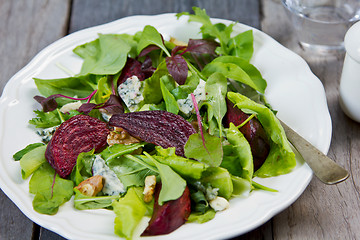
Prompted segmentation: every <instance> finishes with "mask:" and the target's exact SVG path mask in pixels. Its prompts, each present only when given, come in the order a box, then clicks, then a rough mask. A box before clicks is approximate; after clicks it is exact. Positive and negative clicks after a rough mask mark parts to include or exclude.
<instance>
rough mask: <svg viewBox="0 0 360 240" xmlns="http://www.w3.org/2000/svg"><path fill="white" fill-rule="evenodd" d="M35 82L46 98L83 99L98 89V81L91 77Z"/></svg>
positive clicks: (35, 79)
mask: <svg viewBox="0 0 360 240" xmlns="http://www.w3.org/2000/svg"><path fill="white" fill-rule="evenodd" d="M34 81H35V84H36V87H37V89H38V90H39V92H40V93H41V95H43V96H45V97H48V96H51V95H55V94H62V95H65V96H71V97H73V96H77V97H79V98H83V97H87V96H89V95H90V94H91V93H92V92H93V91H94V90H95V89H96V87H97V79H96V78H95V77H93V76H91V75H86V76H79V77H69V78H58V79H39V78H34ZM68 101H69V100H67V101H66V102H68Z"/></svg>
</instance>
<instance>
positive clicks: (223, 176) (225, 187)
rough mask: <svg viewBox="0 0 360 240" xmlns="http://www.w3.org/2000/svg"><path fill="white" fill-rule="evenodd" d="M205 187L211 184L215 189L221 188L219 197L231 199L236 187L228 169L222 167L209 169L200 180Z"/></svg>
mask: <svg viewBox="0 0 360 240" xmlns="http://www.w3.org/2000/svg"><path fill="white" fill-rule="evenodd" d="M200 182H202V183H203V184H204V185H205V184H206V183H209V184H210V186H211V187H213V188H219V195H220V196H222V197H224V198H226V199H229V198H230V197H231V196H232V193H233V190H234V187H233V182H232V179H231V174H230V173H229V172H228V170H227V169H225V168H221V167H209V168H208V169H207V170H206V171H205V172H204V173H203V176H202V178H201V180H200Z"/></svg>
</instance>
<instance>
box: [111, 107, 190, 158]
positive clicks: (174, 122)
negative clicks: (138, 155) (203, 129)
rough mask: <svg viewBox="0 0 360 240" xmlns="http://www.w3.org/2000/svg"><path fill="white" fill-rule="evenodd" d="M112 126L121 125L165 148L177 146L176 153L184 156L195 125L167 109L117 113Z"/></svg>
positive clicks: (131, 132) (112, 118) (144, 139)
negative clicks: (185, 147)
mask: <svg viewBox="0 0 360 240" xmlns="http://www.w3.org/2000/svg"><path fill="white" fill-rule="evenodd" d="M109 125H110V126H115V127H121V128H123V129H125V130H126V131H127V132H128V133H130V135H132V136H134V137H136V138H140V139H141V140H143V141H145V142H148V143H153V144H155V145H158V146H161V147H163V148H169V147H176V154H177V155H179V156H184V146H185V144H186V142H187V140H188V139H189V137H190V135H191V134H194V133H196V131H195V129H194V128H193V126H192V125H191V124H190V123H189V122H188V121H186V120H185V119H184V118H182V117H181V116H179V115H176V114H173V113H170V112H166V111H142V112H129V113H124V114H115V115H113V116H112V117H111V119H110V121H109Z"/></svg>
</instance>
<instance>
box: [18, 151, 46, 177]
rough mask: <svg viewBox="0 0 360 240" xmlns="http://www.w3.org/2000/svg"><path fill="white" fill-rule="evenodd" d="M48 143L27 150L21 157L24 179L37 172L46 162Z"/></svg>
mask: <svg viewBox="0 0 360 240" xmlns="http://www.w3.org/2000/svg"><path fill="white" fill-rule="evenodd" d="M45 150H46V145H42V146H39V147H36V148H34V149H32V150H31V151H29V152H27V153H26V154H25V155H24V156H23V157H22V158H21V159H20V166H21V175H22V178H23V179H26V178H28V177H29V176H30V175H31V174H32V173H33V172H35V171H36V170H37V169H38V168H39V167H40V166H41V165H42V164H43V163H44V162H46V159H45Z"/></svg>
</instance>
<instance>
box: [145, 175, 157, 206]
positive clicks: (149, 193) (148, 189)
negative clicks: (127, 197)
mask: <svg viewBox="0 0 360 240" xmlns="http://www.w3.org/2000/svg"><path fill="white" fill-rule="evenodd" d="M155 186H156V176H155V175H150V176H147V177H146V178H145V187H144V192H143V194H144V202H151V200H152V199H153V194H154V191H155Z"/></svg>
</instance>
